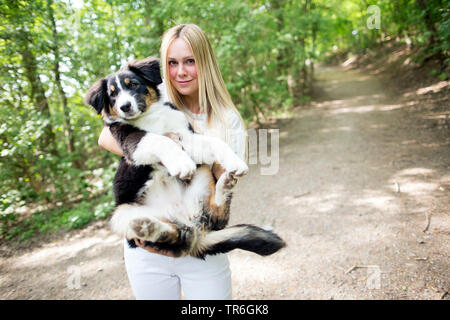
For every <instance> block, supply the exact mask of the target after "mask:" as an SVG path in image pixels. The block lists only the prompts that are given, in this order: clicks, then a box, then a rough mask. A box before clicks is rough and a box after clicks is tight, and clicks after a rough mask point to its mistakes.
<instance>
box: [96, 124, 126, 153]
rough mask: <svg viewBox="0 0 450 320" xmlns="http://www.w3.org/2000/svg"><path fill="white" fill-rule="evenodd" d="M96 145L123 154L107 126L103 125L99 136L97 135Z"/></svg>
mask: <svg viewBox="0 0 450 320" xmlns="http://www.w3.org/2000/svg"><path fill="white" fill-rule="evenodd" d="M98 145H99V146H100V147H102V148H103V149H106V150H108V151H110V152H112V153H114V154H117V155H118V156H123V151H122V149H121V148H120V146H119V144H118V143H117V141H116V139H114V137H113V135H112V134H111V131H110V130H109V127H106V126H105V127H103V130H102V132H101V133H100V137H98Z"/></svg>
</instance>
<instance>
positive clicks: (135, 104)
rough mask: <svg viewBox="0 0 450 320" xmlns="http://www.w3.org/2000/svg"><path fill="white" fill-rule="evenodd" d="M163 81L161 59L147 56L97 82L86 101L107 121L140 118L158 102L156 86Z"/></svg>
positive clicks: (158, 96)
mask: <svg viewBox="0 0 450 320" xmlns="http://www.w3.org/2000/svg"><path fill="white" fill-rule="evenodd" d="M161 83H162V79H161V72H160V67H159V60H158V59H157V58H154V57H147V58H145V59H143V60H136V61H132V62H130V63H128V64H127V65H126V66H125V67H123V68H122V69H120V70H119V71H117V72H116V73H112V74H110V75H108V76H106V77H105V78H103V79H100V80H98V81H97V82H95V83H94V84H93V85H92V87H91V88H90V89H89V91H88V93H87V94H86V97H85V102H86V103H87V104H89V105H91V106H92V107H94V109H95V110H96V111H97V113H98V114H100V113H101V114H102V116H103V118H104V119H105V120H110V121H114V120H119V119H123V120H132V119H137V118H139V116H140V115H142V114H144V113H145V112H146V111H147V110H149V109H150V107H151V105H152V104H154V103H155V102H157V101H159V99H160V92H159V90H158V87H157V86H158V85H159V84H161Z"/></svg>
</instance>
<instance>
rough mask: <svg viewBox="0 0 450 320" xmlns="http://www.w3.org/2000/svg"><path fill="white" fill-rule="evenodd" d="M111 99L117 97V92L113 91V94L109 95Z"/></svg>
mask: <svg viewBox="0 0 450 320" xmlns="http://www.w3.org/2000/svg"><path fill="white" fill-rule="evenodd" d="M109 95H110V96H111V97H115V96H117V90H114V91H111V93H110V94H109Z"/></svg>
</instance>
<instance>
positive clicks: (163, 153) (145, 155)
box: [123, 133, 197, 179]
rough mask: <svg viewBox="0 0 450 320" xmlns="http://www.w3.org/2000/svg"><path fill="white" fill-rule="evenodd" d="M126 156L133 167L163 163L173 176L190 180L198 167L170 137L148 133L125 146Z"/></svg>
mask: <svg viewBox="0 0 450 320" xmlns="http://www.w3.org/2000/svg"><path fill="white" fill-rule="evenodd" d="M123 150H124V154H125V156H126V158H127V160H129V161H130V160H131V162H132V164H133V165H137V166H139V165H149V164H155V163H158V162H161V163H162V164H163V165H164V166H165V167H166V168H167V170H168V171H169V174H170V175H172V176H179V177H180V178H182V179H184V178H190V177H191V176H192V175H193V174H194V172H195V170H196V168H197V167H196V165H195V163H194V162H193V161H192V159H191V158H190V157H189V156H188V154H186V152H184V151H183V150H181V149H180V148H179V147H178V146H177V144H176V143H175V142H174V141H173V140H171V139H170V138H168V137H164V136H161V135H157V134H152V133H146V134H145V135H144V136H142V137H141V138H140V139H139V141H137V142H133V141H132V142H131V143H126V144H124V148H123Z"/></svg>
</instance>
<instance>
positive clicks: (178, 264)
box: [124, 241, 231, 300]
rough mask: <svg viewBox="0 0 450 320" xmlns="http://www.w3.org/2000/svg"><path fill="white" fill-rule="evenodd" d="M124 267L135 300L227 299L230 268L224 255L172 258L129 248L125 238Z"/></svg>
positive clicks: (229, 287)
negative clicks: (200, 257)
mask: <svg viewBox="0 0 450 320" xmlns="http://www.w3.org/2000/svg"><path fill="white" fill-rule="evenodd" d="M124 257H125V267H126V269H127V273H128V279H129V281H130V285H131V289H132V290H133V293H134V296H135V297H136V299H138V300H178V299H180V298H181V289H182V290H183V295H184V297H185V298H186V299H188V300H230V299H231V270H230V264H229V262H228V256H227V255H226V254H221V255H216V256H206V258H205V260H201V259H198V258H194V257H190V256H188V257H181V258H172V257H167V256H164V255H161V254H157V253H150V252H148V251H146V250H144V249H141V248H139V247H138V248H135V249H132V248H130V247H129V246H128V243H127V241H125V247H124Z"/></svg>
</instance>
